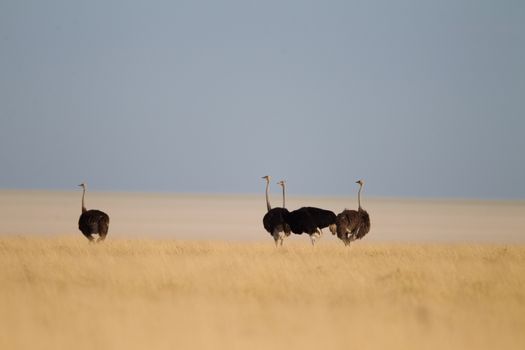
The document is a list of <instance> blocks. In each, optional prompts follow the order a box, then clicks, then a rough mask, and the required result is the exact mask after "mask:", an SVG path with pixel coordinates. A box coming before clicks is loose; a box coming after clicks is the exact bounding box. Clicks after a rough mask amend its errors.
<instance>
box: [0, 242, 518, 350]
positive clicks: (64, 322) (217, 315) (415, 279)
mask: <svg viewBox="0 0 525 350" xmlns="http://www.w3.org/2000/svg"><path fill="white" fill-rule="evenodd" d="M287 243H289V242H287ZM285 244H286V243H285ZM0 266H1V268H0V348H1V349H36V348H38V349H94V348H98V349H174V348H183V349H184V348H198V349H258V348H259V349H290V348H301V349H319V348H331V349H349V348H359V349H469V348H470V349H497V348H505V349H523V348H525V332H524V330H525V247H524V246H502V245H498V246H495V245H408V244H405V245H393V244H390V245H386V244H366V243H364V244H363V243H362V242H359V243H357V244H355V245H354V246H352V247H351V248H350V249H345V247H343V246H342V244H335V243H334V244H325V245H320V246H317V247H315V248H312V247H311V246H310V245H309V244H308V243H307V241H304V242H298V243H296V244H288V245H287V246H285V247H283V249H276V248H275V247H274V246H273V243H272V242H270V241H269V242H268V243H221V242H191V241H169V240H109V241H107V242H105V243H104V244H99V245H90V244H87V243H86V242H85V241H84V240H83V239H82V238H80V237H79V238H75V239H73V238H60V237H53V238H48V239H41V238H35V237H3V238H0Z"/></svg>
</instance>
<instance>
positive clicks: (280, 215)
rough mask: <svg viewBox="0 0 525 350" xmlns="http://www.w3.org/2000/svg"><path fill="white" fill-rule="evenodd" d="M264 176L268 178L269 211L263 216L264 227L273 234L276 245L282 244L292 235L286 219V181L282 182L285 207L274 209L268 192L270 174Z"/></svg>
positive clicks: (267, 200) (267, 196)
mask: <svg viewBox="0 0 525 350" xmlns="http://www.w3.org/2000/svg"><path fill="white" fill-rule="evenodd" d="M262 178H263V179H266V208H267V209H268V212H267V213H266V214H265V215H264V217H263V226H264V229H265V230H266V231H268V232H269V233H270V234H271V235H272V237H273V239H274V241H275V246H276V247H277V246H278V245H279V244H280V245H281V246H282V245H283V240H284V237H288V236H289V235H290V226H289V225H288V224H287V223H286V221H285V217H286V215H288V210H287V209H286V208H284V203H285V199H284V181H282V184H281V186H282V187H283V208H273V209H272V207H271V206H270V198H269V194H268V192H269V189H270V176H269V175H266V176H263V177H262Z"/></svg>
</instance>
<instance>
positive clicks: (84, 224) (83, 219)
mask: <svg viewBox="0 0 525 350" xmlns="http://www.w3.org/2000/svg"><path fill="white" fill-rule="evenodd" d="M79 186H80V187H82V189H83V192H82V214H80V218H79V219H78V229H79V230H80V231H81V232H82V234H83V235H84V236H86V238H87V239H88V240H89V241H90V242H93V240H94V238H93V236H92V235H96V234H98V239H97V242H102V241H103V240H104V239H105V238H106V236H107V234H108V229H109V216H108V214H106V213H104V212H103V211H100V210H96V209H90V210H87V209H86V207H85V206H84V196H85V195H86V184H85V183H81V184H80V185H79Z"/></svg>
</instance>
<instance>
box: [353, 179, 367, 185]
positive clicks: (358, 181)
mask: <svg viewBox="0 0 525 350" xmlns="http://www.w3.org/2000/svg"><path fill="white" fill-rule="evenodd" d="M355 183H356V184H359V185H361V186H363V185H364V184H365V182H364V181H363V180H357V181H356V182H355Z"/></svg>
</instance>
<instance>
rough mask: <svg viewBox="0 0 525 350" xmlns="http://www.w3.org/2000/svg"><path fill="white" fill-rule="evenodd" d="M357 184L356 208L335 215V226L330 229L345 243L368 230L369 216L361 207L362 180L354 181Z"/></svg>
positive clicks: (358, 237)
mask: <svg viewBox="0 0 525 350" xmlns="http://www.w3.org/2000/svg"><path fill="white" fill-rule="evenodd" d="M356 183H357V184H359V192H358V194H357V202H358V209H357V210H349V209H345V210H343V211H342V212H341V213H339V214H338V215H337V218H336V220H335V223H336V227H335V228H334V229H332V227H331V228H330V231H331V232H332V234H334V235H337V237H338V238H339V239H340V240H342V241H343V243H344V244H345V245H350V243H351V242H352V241H355V240H356V239H361V238H363V237H364V236H365V235H366V234H367V233H368V232H369V231H370V216H369V215H368V213H367V211H366V210H364V209H363V208H362V207H361V189H362V188H363V185H364V181H362V180H359V181H356Z"/></svg>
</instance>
